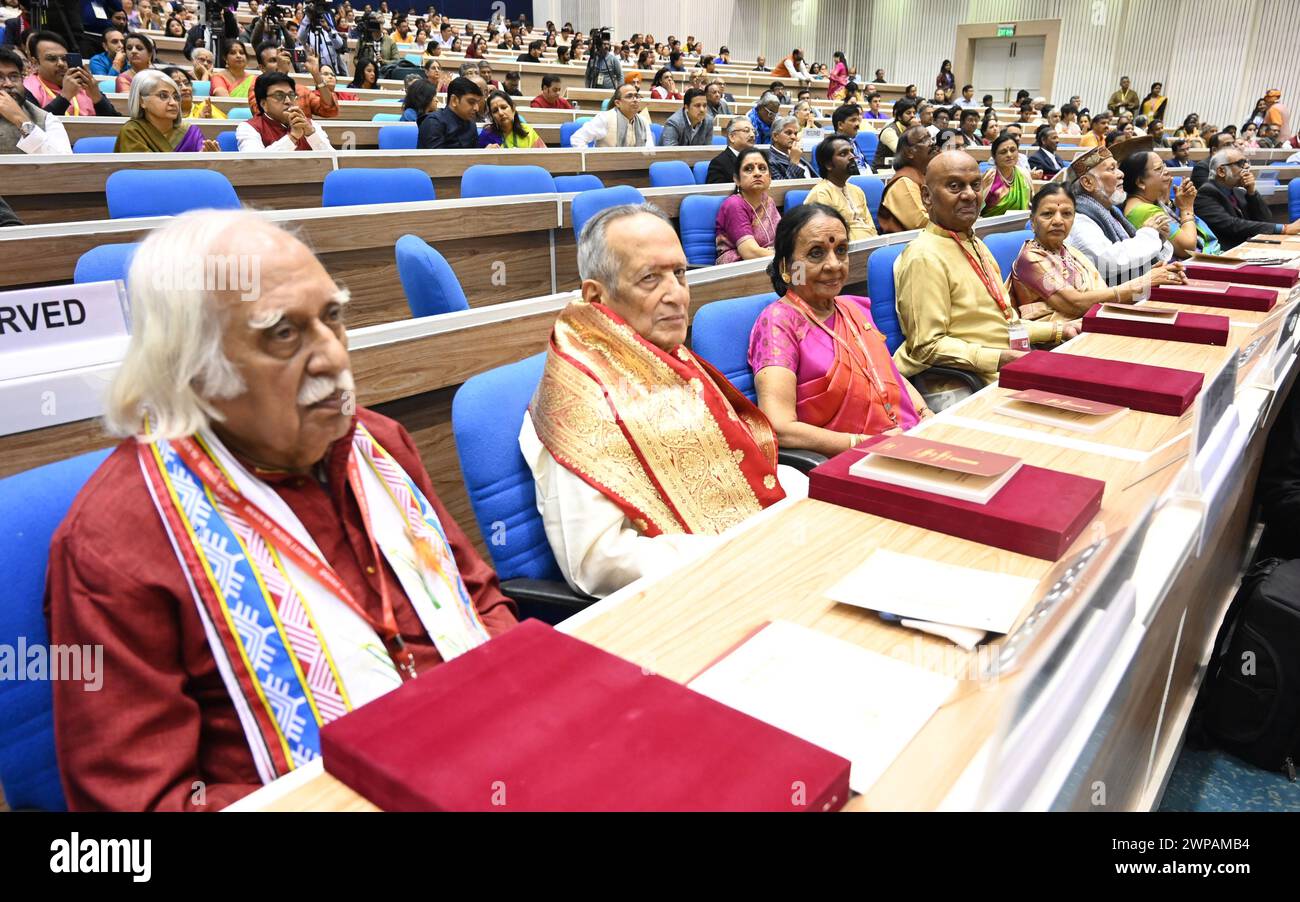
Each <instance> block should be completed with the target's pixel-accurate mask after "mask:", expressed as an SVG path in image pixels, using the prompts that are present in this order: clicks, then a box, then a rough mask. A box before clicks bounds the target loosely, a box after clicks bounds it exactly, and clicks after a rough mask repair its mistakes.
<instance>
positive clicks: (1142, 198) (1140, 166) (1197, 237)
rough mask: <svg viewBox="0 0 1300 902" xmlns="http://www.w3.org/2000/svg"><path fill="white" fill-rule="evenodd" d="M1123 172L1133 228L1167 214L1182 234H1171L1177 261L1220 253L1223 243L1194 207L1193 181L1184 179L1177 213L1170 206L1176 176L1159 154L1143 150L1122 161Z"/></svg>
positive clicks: (1127, 214)
mask: <svg viewBox="0 0 1300 902" xmlns="http://www.w3.org/2000/svg"><path fill="white" fill-rule="evenodd" d="M1143 146H1144V147H1145V145H1143ZM1119 169H1120V172H1122V173H1123V174H1124V193H1125V194H1127V195H1128V200H1126V201H1125V202H1124V218H1125V219H1127V220H1128V221H1129V222H1130V223H1132V224H1133V228H1135V229H1140V228H1142V227H1143V226H1144V225H1146V221H1147V220H1148V219H1150V218H1151V217H1152V216H1154V215H1156V214H1157V213H1163V214H1165V215H1166V216H1168V217H1169V218H1170V219H1171V220H1173V221H1175V222H1177V223H1178V231H1176V232H1171V233H1170V235H1169V243H1170V244H1172V245H1173V246H1174V257H1175V258H1177V259H1179V260H1186V259H1187V258H1188V257H1190V256H1191V255H1192V254H1198V253H1199V254H1217V253H1219V252H1220V248H1219V240H1218V239H1217V238H1216V237H1215V235H1214V233H1213V232H1212V231H1210V227H1209V226H1207V225H1206V224H1205V223H1204V222H1202V221H1201V219H1200V218H1198V217H1197V215H1196V211H1195V209H1194V206H1193V205H1194V204H1195V203H1196V186H1194V185H1193V184H1192V180H1191V179H1190V178H1184V179H1183V181H1182V183H1181V184H1180V185H1179V186H1178V191H1177V192H1175V194H1174V203H1175V204H1176V205H1177V207H1178V211H1177V212H1174V210H1173V208H1172V207H1171V206H1170V204H1169V189H1170V187H1171V185H1172V184H1173V177H1172V176H1170V175H1169V170H1168V169H1167V168H1166V167H1165V161H1164V160H1162V159H1160V155H1159V154H1157V153H1153V152H1152V151H1150V150H1149V149H1139V150H1137V151H1136V152H1133V153H1130V154H1128V155H1127V156H1125V157H1124V158H1123V159H1122V160H1120V164H1119Z"/></svg>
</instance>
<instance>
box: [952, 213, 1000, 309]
mask: <svg viewBox="0 0 1300 902" xmlns="http://www.w3.org/2000/svg"><path fill="white" fill-rule="evenodd" d="M948 236H949V237H950V238H952V240H953V241H955V242H957V247H959V248H961V253H962V256H963V257H965V258H966V262H967V263H969V264H970V268H971V269H973V270H975V274H976V275H978V276H979V278H980V282H981V283H983V285H984V290H985V291H987V292H988V293H989V297H991V298H993V300H994V301H996V302H997V305H998V309H999V310H1001V311H1002V315H1003V316H1004V317H1006V320H1007V322H1012V321H1013V320H1012V316H1013V314H1012V312H1011V305H1010V304H1008V303H1007V302H1006V301H1005V300H1004V299H1003V297H1002V286H1001V285H999V284H998V282H997V280H996V279H993V278H991V277H990V276H989V274H988V271H987V270H985V269H984V261H983V260H982V259H981V260H976V259H975V258H974V257H973V256H971V253H970V251H968V250H966V245H965V244H963V243H962V240H961V239H960V238H958V237H957V233H956V232H954V231H952V230H951V229H949V230H948Z"/></svg>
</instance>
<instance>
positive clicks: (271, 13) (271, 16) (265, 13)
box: [262, 0, 284, 25]
mask: <svg viewBox="0 0 1300 902" xmlns="http://www.w3.org/2000/svg"><path fill="white" fill-rule="evenodd" d="M262 18H263V19H265V20H266V21H267V22H268V23H271V22H274V23H275V24H277V25H278V24H279V23H280V22H282V21H284V9H283V8H282V7H281V6H280V4H278V3H276V2H275V0H270V2H268V3H267V4H266V6H263V7H262Z"/></svg>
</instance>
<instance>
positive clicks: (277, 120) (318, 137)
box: [235, 72, 334, 153]
mask: <svg viewBox="0 0 1300 902" xmlns="http://www.w3.org/2000/svg"><path fill="white" fill-rule="evenodd" d="M253 98H254V99H255V100H256V101H257V107H258V110H259V112H258V113H257V114H256V115H254V116H253V118H252V119H248V120H246V121H244V122H241V123H239V126H238V127H237V128H236V129H235V140H236V141H237V142H238V143H239V150H240V151H241V152H243V153H250V152H260V151H264V150H265V151H289V150H333V149H334V147H333V145H332V144H330V139H329V137H328V136H327V135H326V134H325V129H323V128H321V127H320V126H318V125H316V124H315V123H313V122H312V121H311V119H310V118H309V117H308V116H307V114H306V113H305V112H303V110H302V108H301V107H299V106H298V91H297V88H296V86H295V85H294V81H293V79H292V78H290V77H289V76H288V75H285V74H284V73H283V72H263V73H262V74H261V75H259V76H258V77H257V80H256V81H255V82H254V83H253Z"/></svg>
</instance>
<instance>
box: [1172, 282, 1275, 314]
mask: <svg viewBox="0 0 1300 902" xmlns="http://www.w3.org/2000/svg"><path fill="white" fill-rule="evenodd" d="M1207 281H1208V280H1207ZM1219 284H1223V283H1219ZM1151 300H1153V301H1161V302H1163V303H1166V304H1195V305H1197V306H1198V307H1223V308H1225V309H1227V310H1256V311H1258V312H1260V313H1267V312H1268V311H1270V310H1272V309H1273V305H1275V304H1276V303H1277V292H1276V291H1275V290H1273V289H1272V288H1251V287H1250V286H1249V285H1229V286H1228V290H1227V291H1212V290H1210V291H1198V290H1197V289H1196V287H1195V286H1191V285H1189V286H1177V285H1153V286H1152V287H1151Z"/></svg>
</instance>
